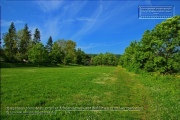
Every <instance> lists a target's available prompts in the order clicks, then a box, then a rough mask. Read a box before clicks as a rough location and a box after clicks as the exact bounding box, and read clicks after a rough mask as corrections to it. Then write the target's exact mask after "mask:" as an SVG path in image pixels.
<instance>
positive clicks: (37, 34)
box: [33, 28, 41, 44]
mask: <svg viewBox="0 0 180 120" xmlns="http://www.w3.org/2000/svg"><path fill="white" fill-rule="evenodd" d="M40 41H41V35H40V31H39V30H38V28H36V29H35V32H34V38H33V44H37V43H39V42H40Z"/></svg>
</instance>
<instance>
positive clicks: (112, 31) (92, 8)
mask: <svg viewBox="0 0 180 120" xmlns="http://www.w3.org/2000/svg"><path fill="white" fill-rule="evenodd" d="M139 5H174V6H175V15H180V1H179V0H175V1H173V0H172V1H168V0H165V1H163V0H126V1H125V0H112V1H111V0H93V1H88V0H84V1H83V0H77V1H76V0H74V1H73V0H68V1H66V0H51V1H50V0H49V1H48V0H1V1H0V6H1V33H5V32H7V31H8V28H9V25H10V23H11V22H12V21H13V22H14V23H15V27H16V30H17V31H18V30H20V29H22V28H24V25H25V24H26V23H27V24H28V26H29V29H30V30H31V33H32V34H34V31H35V29H36V28H38V29H39V30H40V32H41V41H42V43H44V44H46V42H47V40H48V38H49V36H52V38H53V41H57V40H58V39H65V40H68V39H70V40H73V41H75V42H76V43H77V48H81V49H82V50H83V51H85V52H86V53H105V52H111V53H115V54H123V53H124V50H125V48H126V47H127V46H129V44H130V42H131V41H133V40H140V39H141V37H142V35H143V33H144V31H145V30H148V29H149V30H151V29H152V28H154V26H155V25H156V24H158V23H160V22H162V21H163V20H165V19H138V6H139Z"/></svg>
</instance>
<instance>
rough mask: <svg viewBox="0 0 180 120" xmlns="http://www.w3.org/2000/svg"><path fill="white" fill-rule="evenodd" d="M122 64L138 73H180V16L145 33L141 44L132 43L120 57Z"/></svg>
mask: <svg viewBox="0 0 180 120" xmlns="http://www.w3.org/2000/svg"><path fill="white" fill-rule="evenodd" d="M120 64H121V65H122V66H123V67H125V68H127V69H128V70H131V71H136V72H139V71H141V70H143V71H147V72H160V73H163V74H165V73H169V74H172V73H178V72H180V16H175V17H173V18H172V19H168V20H166V21H163V22H162V23H160V24H158V25H156V26H155V28H154V29H152V30H147V31H145V33H144V35H143V36H142V39H141V40H140V41H139V42H138V41H133V42H131V43H130V45H129V47H127V48H126V49H125V53H124V54H123V55H122V56H121V57H120Z"/></svg>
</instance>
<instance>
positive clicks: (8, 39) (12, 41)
mask: <svg viewBox="0 0 180 120" xmlns="http://www.w3.org/2000/svg"><path fill="white" fill-rule="evenodd" d="M3 40H4V47H5V51H4V52H5V56H6V58H7V60H8V61H14V60H15V58H16V53H17V50H18V47H17V35H16V28H15V25H14V23H13V22H11V25H10V27H9V30H8V33H5V34H4V35H3Z"/></svg>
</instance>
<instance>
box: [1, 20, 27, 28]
mask: <svg viewBox="0 0 180 120" xmlns="http://www.w3.org/2000/svg"><path fill="white" fill-rule="evenodd" d="M11 22H13V23H14V24H22V23H25V22H24V21H21V20H14V21H13V20H12V21H6V20H1V26H4V27H7V26H10V24H11Z"/></svg>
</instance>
